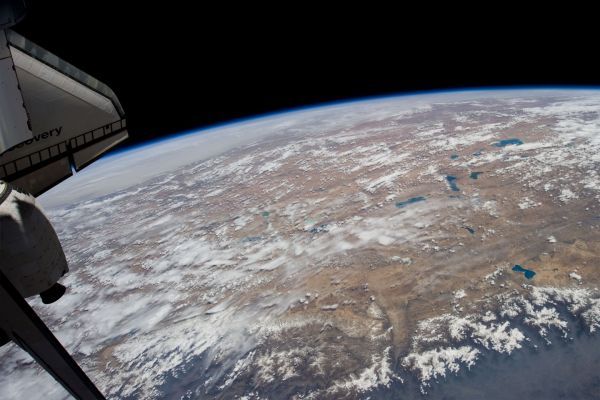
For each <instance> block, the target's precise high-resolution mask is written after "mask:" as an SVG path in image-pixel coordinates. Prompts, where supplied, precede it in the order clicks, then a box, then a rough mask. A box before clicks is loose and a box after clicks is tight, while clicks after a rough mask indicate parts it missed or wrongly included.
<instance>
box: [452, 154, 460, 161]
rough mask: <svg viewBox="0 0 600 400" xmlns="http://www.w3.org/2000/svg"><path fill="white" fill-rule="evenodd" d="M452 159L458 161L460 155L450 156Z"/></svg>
mask: <svg viewBox="0 0 600 400" xmlns="http://www.w3.org/2000/svg"><path fill="white" fill-rule="evenodd" d="M450 158H451V159H453V160H456V159H457V158H458V154H452V155H451V156H450Z"/></svg>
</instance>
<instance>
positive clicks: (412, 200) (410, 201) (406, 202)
mask: <svg viewBox="0 0 600 400" xmlns="http://www.w3.org/2000/svg"><path fill="white" fill-rule="evenodd" d="M425 200H426V199H425V197H424V196H417V197H411V198H410V199H408V200H404V201H398V202H397V203H396V207H398V208H402V207H405V206H407V205H409V204H413V203H418V202H420V201H425Z"/></svg>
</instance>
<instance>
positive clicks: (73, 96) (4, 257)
mask: <svg viewBox="0 0 600 400" xmlns="http://www.w3.org/2000/svg"><path fill="white" fill-rule="evenodd" d="M25 14H26V7H25V3H24V1H23V0H5V1H3V2H2V4H0V305H1V307H2V312H1V313H0V345H5V344H6V343H8V342H9V341H13V342H14V343H16V344H17V345H18V346H20V347H21V348H22V349H23V350H25V351H26V352H28V353H29V354H30V355H31V356H32V357H33V358H34V359H35V360H36V361H37V362H38V363H39V364H40V365H41V366H42V367H44V369H46V371H47V372H48V373H50V374H51V375H52V376H53V377H54V378H55V379H56V380H57V381H58V382H59V383H60V384H61V385H62V386H63V387H64V388H65V389H66V390H67V391H68V392H69V393H70V394H71V395H72V396H73V397H75V398H77V399H104V396H103V395H102V394H101V393H100V391H99V390H98V389H97V388H96V386H95V385H94V384H93V383H92V381H91V380H90V379H89V378H88V377H87V375H86V374H85V373H84V372H83V370H82V369H81V368H80V367H79V366H78V365H77V363H76V362H75V361H74V360H73V358H72V357H71V356H70V355H69V354H68V352H67V351H66V350H65V349H64V347H63V346H62V345H61V344H60V342H59V341H58V340H57V339H56V338H55V337H54V335H53V334H52V332H50V330H49V329H48V328H47V327H46V325H45V324H44V322H43V321H42V320H41V319H40V318H39V317H38V315H37V314H36V313H35V311H34V310H33V309H32V308H31V307H30V306H29V304H28V303H27V301H25V298H27V297H30V296H35V295H40V297H41V298H42V301H43V302H44V303H46V304H49V303H53V302H55V301H57V300H58V299H59V298H60V297H61V296H62V295H63V294H64V293H65V290H66V288H65V287H64V286H62V285H61V284H60V283H58V280H59V279H60V278H61V277H62V276H63V275H64V274H65V273H67V272H68V265H67V261H66V257H65V254H64V252H63V250H62V247H61V245H60V242H59V240H58V237H57V235H56V233H55V231H54V229H53V228H52V225H51V224H50V222H49V221H48V219H47V218H46V216H45V215H44V213H43V211H42V210H41V209H40V208H39V207H38V206H37V204H36V202H35V196H38V195H40V194H42V193H44V192H45V191H46V190H48V189H50V188H52V187H54V186H56V185H57V184H59V183H60V182H62V181H63V180H65V179H67V178H68V177H70V176H71V175H73V174H74V173H76V172H78V171H80V170H81V169H82V168H84V167H86V166H87V165H89V164H90V163H92V162H93V161H95V160H96V159H97V158H98V157H100V156H101V155H102V154H103V153H105V152H107V151H108V150H110V149H111V148H113V147H114V146H116V145H117V144H119V143H120V142H122V141H123V140H125V139H127V137H128V133H127V124H126V120H125V113H124V111H123V108H122V107H121V104H120V103H119V100H118V99H117V96H116V95H115V93H114V92H113V91H112V90H111V89H110V88H109V87H108V86H107V85H105V84H104V83H102V82H100V81H98V80H97V79H95V78H93V77H91V76H90V75H88V74H86V73H85V72H83V71H81V70H79V69H78V68H76V67H74V66H73V65H71V64H69V63H67V62H65V61H63V60H62V59H60V58H58V57H57V56H55V55H54V54H52V53H50V52H48V51H47V50H45V49H43V48H41V47H40V46H38V45H36V44H35V43H32V42H31V41H29V40H27V39H26V38H24V37H23V36H21V35H19V34H18V33H16V32H14V31H12V30H11V29H10V28H11V27H12V26H14V25H15V24H16V23H18V22H19V21H20V20H21V19H22V18H23V17H24V16H25ZM59 304H60V303H59Z"/></svg>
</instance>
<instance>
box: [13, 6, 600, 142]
mask: <svg viewBox="0 0 600 400" xmlns="http://www.w3.org/2000/svg"><path fill="white" fill-rule="evenodd" d="M153 3H155V2H138V1H124V0H121V1H108V0H105V1H79V2H67V1H47V0H37V1H33V0H30V1H28V2H27V4H28V6H29V13H28V15H27V17H26V18H25V19H24V20H23V21H22V22H21V23H20V24H18V25H17V26H16V27H15V28H14V29H15V30H16V31H17V32H19V33H21V34H22V35H24V36H26V37H27V38H28V39H30V40H32V41H34V42H36V43H37V44H39V45H41V46H42V47H45V48H46V49H47V50H49V51H51V52H53V53H55V54H56V55H58V56H59V57H61V58H63V59H64V60H66V61H68V62H70V63H72V64H74V65H76V66H77V67H79V68H80V69H82V70H84V71H86V72H88V73H89V74H91V75H92V76H94V77H96V78H98V79H99V80H101V81H103V82H105V83H107V84H108V85H109V86H111V87H112V89H113V90H114V91H115V92H116V93H117V95H118V96H119V99H120V100H121V102H122V104H123V107H124V108H125V111H126V113H127V116H128V124H129V126H130V135H131V139H130V140H129V142H128V145H131V144H135V143H139V142H142V141H145V140H149V139H153V138H156V137H159V136H164V135H169V134H174V133H178V132H182V131H187V130H191V129H195V128H199V127H202V126H206V125H210V124H215V123H220V122H225V121H228V120H231V119H234V118H241V117H248V116H254V115H256V114H261V113H266V112H274V111H277V110H283V109H288V108H290V107H300V106H305V105H310V104H314V103H320V102H327V101H334V100H341V99H349V98H355V97H363V96H374V95H380V94H391V93H399V92H408V91H417V90H434V89H449V88H461V87H480V86H511V85H598V84H600V72H599V71H600V65H599V64H600V63H599V62H598V61H597V59H596V56H595V55H594V53H595V49H596V48H597V42H596V43H594V38H596V37H597V36H598V35H597V33H596V32H595V31H594V26H596V24H592V23H590V24H588V23H587V21H585V20H583V19H578V20H577V21H576V22H577V24H575V25H576V26H574V27H571V26H569V27H567V25H565V21H564V20H565V19H566V20H568V19H569V17H568V15H566V14H564V13H562V10H559V12H558V13H557V16H555V17H554V18H551V17H548V16H543V17H542V16H539V15H537V14H536V15H534V16H532V15H531V14H527V15H522V13H521V11H519V10H517V11H519V12H516V11H515V12H513V11H511V12H502V10H493V9H490V10H481V11H482V13H481V16H479V17H473V16H466V15H465V16H464V18H457V17H455V16H451V15H450V14H449V13H447V12H446V11H447V10H443V9H442V10H439V9H438V10H437V11H439V13H438V16H437V17H433V16H432V15H431V14H430V13H431V11H432V10H433V9H434V8H439V6H437V5H435V4H433V3H428V4H426V5H425V6H424V9H423V10H420V11H416V10H414V11H413V10H409V9H404V10H403V9H399V10H385V9H369V10H368V11H366V10H365V9H363V6H364V4H360V7H359V5H357V6H356V8H352V6H350V3H346V4H345V6H344V12H341V11H340V10H339V9H338V10H336V9H327V10H325V9H324V7H323V6H322V5H309V4H308V3H306V4H305V3H290V2H286V3H285V6H284V3H283V2H282V3H280V4H281V5H279V6H276V7H275V6H266V5H265V6H261V7H259V6H257V5H256V4H254V2H252V4H250V3H249V2H246V3H245V4H246V5H245V6H242V5H239V4H236V3H233V2H219V3H218V4H219V5H215V4H212V3H205V2H190V1H187V2H183V1H181V2H177V1H171V2H166V3H165V2H156V5H154V4H153ZM203 4H204V5H203ZM332 8H333V7H332ZM470 11H473V10H470ZM458 14H460V11H459V12H458ZM592 14H593V13H591V14H590V15H592ZM498 16H500V18H497V19H498V21H496V22H495V20H494V17H498ZM505 17H506V18H505ZM509 17H510V20H508V19H507V18H509ZM540 20H543V22H544V23H543V24H539V23H536V22H539V21H540ZM586 41H591V42H592V43H591V44H590V45H589V46H588V45H587V43H586Z"/></svg>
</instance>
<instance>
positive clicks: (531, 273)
mask: <svg viewBox="0 0 600 400" xmlns="http://www.w3.org/2000/svg"><path fill="white" fill-rule="evenodd" d="M512 270H513V271H515V272H522V273H523V275H525V278H527V279H531V278H533V277H534V276H535V272H534V271H532V270H530V269H526V268H523V267H522V266H520V265H519V264H516V265H515V266H514V267H512Z"/></svg>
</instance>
